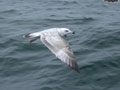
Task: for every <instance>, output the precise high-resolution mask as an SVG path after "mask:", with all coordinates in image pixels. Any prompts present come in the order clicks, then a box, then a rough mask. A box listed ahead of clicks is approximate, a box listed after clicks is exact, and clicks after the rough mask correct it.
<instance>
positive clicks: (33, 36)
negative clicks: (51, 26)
mask: <svg viewBox="0 0 120 90" xmlns="http://www.w3.org/2000/svg"><path fill="white" fill-rule="evenodd" d="M23 37H24V38H36V37H40V33H38V32H37V33H31V34H30V33H28V34H26V35H24V36H23Z"/></svg>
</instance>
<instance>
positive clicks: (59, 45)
mask: <svg viewBox="0 0 120 90" xmlns="http://www.w3.org/2000/svg"><path fill="white" fill-rule="evenodd" d="M68 34H75V32H73V31H71V30H70V29H68V28H51V29H46V30H43V31H40V32H35V33H29V34H26V35H24V37H25V38H32V40H30V42H34V41H36V40H37V39H40V40H41V41H42V43H43V44H44V45H45V46H46V47H47V48H48V49H49V50H50V51H51V52H52V53H53V54H55V56H56V57H57V58H58V59H60V60H61V61H63V62H64V63H66V64H67V65H69V66H70V67H71V68H73V69H74V70H75V71H77V72H79V67H78V65H77V63H76V59H75V56H74V54H73V52H72V50H71V48H70V46H69V44H68V43H67V42H66V41H65V40H64V39H63V38H62V36H67V35H68Z"/></svg>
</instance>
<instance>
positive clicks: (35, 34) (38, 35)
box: [23, 33, 40, 43]
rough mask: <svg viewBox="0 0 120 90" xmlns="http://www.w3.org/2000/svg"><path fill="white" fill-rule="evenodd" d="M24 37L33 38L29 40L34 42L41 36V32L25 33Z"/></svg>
mask: <svg viewBox="0 0 120 90" xmlns="http://www.w3.org/2000/svg"><path fill="white" fill-rule="evenodd" d="M23 37H24V38H32V40H30V41H29V42H30V43H31V42H34V41H36V40H37V39H39V38H40V34H39V33H28V34H25V35H23Z"/></svg>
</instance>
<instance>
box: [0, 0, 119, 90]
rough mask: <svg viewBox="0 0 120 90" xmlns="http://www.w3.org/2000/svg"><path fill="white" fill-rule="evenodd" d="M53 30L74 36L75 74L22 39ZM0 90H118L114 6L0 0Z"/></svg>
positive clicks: (69, 0) (90, 1) (94, 0)
mask: <svg viewBox="0 0 120 90" xmlns="http://www.w3.org/2000/svg"><path fill="white" fill-rule="evenodd" d="M53 27H66V28H70V29H71V30H72V31H75V32H76V34H75V35H73V36H69V37H67V38H65V39H66V40H67V41H68V42H69V43H70V46H71V48H72V50H73V52H74V54H75V57H76V59H77V63H78V65H79V67H80V73H77V72H75V71H74V70H72V69H71V68H69V67H68V66H67V65H65V64H64V63H63V62H61V61H60V60H59V59H57V58H56V57H55V56H54V55H53V54H52V53H51V52H50V51H49V50H48V49H47V48H46V47H45V46H44V45H43V44H42V43H41V42H40V41H39V40H38V41H37V42H35V43H32V44H30V43H29V42H28V41H27V40H26V39H24V38H23V37H22V36H23V35H24V34H26V33H31V32H36V31H40V30H43V29H48V28H53ZM0 90H120V2H116V3H108V2H104V1H103V0H0Z"/></svg>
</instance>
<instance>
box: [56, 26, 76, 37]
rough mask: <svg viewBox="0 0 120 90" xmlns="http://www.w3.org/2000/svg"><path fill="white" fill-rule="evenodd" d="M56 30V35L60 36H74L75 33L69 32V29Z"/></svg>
mask: <svg viewBox="0 0 120 90" xmlns="http://www.w3.org/2000/svg"><path fill="white" fill-rule="evenodd" d="M57 30H58V33H59V34H60V35H61V36H67V35H68V34H75V32H73V31H71V30H70V29H68V28H59V29H57Z"/></svg>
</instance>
